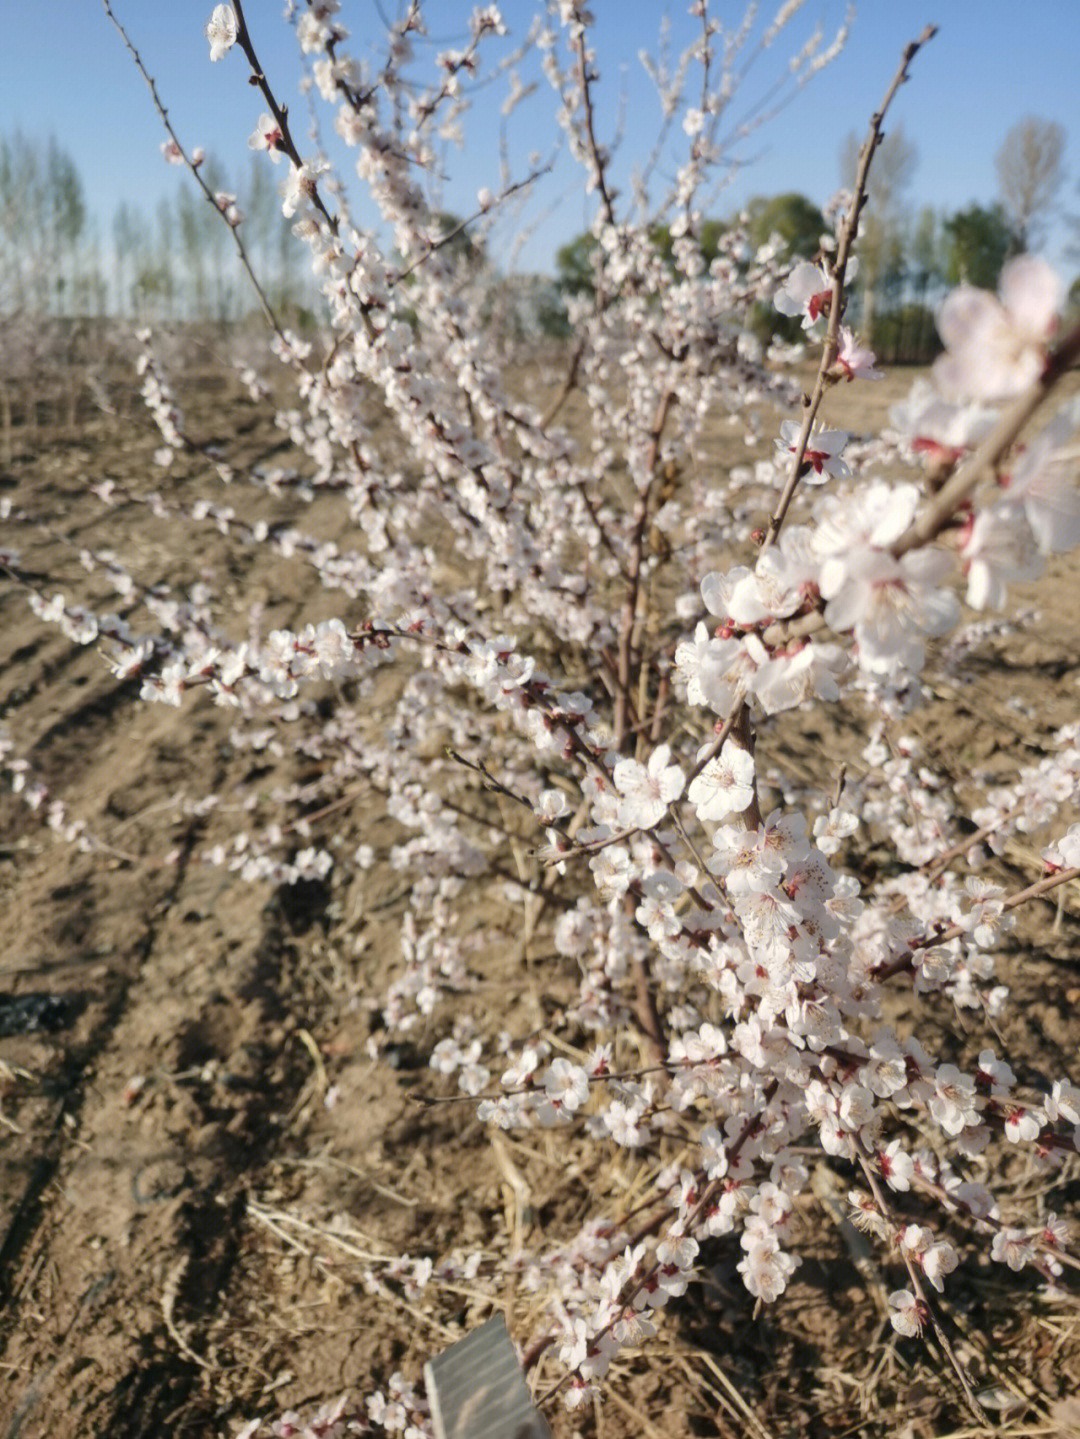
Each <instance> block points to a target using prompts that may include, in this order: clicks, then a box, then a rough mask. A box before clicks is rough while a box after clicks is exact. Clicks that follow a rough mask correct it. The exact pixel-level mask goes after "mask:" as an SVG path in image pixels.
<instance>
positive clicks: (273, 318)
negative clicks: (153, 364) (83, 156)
mask: <svg viewBox="0 0 1080 1439" xmlns="http://www.w3.org/2000/svg"><path fill="white" fill-rule="evenodd" d="M102 4H103V5H104V6H105V14H106V15H107V16H108V17H109V19H110V20H111V21H112V23H113V24H114V25H115V27H116V29H117V30H118V31H119V34H120V38H121V39H122V40H123V42H124V44H125V46H126V47H127V50H128V53H129V54H130V56H131V58H132V60H134V62H135V68H136V69H137V70H138V72H139V74H140V75H141V76H142V77H143V79H144V80H145V81H146V84H147V87H148V89H149V91H150V96H151V99H152V100H153V102H154V109H155V110H156V111H157V112H158V116H159V117H160V119H161V123H162V124H163V125H164V126H165V131H166V133H167V134H168V136H169V139H170V140H171V141H172V143H173V144H174V145H175V146H176V149H177V153H178V154H179V155H180V156H181V157H182V159H183V161H184V164H185V165H186V166H187V168H188V169H189V170H190V171H191V173H192V174H193V175H194V176H195V180H196V183H197V184H198V186H199V188H200V190H202V192H203V195H204V196H205V197H206V199H207V200H208V201H209V203H210V204H211V205H212V206H213V207H214V210H215V211H216V212H217V214H219V215H220V216H221V221H222V224H223V225H225V226H226V228H227V229H228V230H229V233H230V234H231V235H232V238H233V244H234V245H235V246H236V253H237V254H238V255H239V257H240V263H241V265H242V266H243V267H244V272H245V274H246V275H247V277H248V280H249V281H250V282H251V287H252V289H253V290H254V291H255V295H256V298H257V299H258V301H259V308H260V309H261V310H262V312H263V315H264V316H265V317H266V323H267V324H268V325H269V326H270V328H271V329H272V330H273V331H274V333H275V334H276V335H277V336H278V338H279V339H281V340H284V338H285V334H284V331H283V330H282V327H281V322H280V321H279V320H278V317H277V315H276V314H275V313H274V309H273V306H272V305H271V304H270V301H269V300H268V299H267V296H266V292H265V290H264V289H263V287H262V285H260V284H259V280H258V276H257V275H256V274H255V271H254V269H253V268H252V265H251V261H250V260H249V259H248V253H247V249H246V248H245V246H244V242H243V240H241V238H240V235H239V233H238V230H237V227H236V226H235V225H230V224H229V222H228V220H227V219H226V218H225V215H224V212H223V211H222V209H221V206H220V205H219V204H218V202H217V197H216V196H215V194H214V192H213V190H211V188H210V186H209V185H208V184H207V183H206V181H205V180H204V179H203V177H202V175H201V174H200V172H199V167H198V165H197V164H196V163H195V161H194V160H192V159H191V158H190V157H189V155H188V153H187V151H186V150H185V149H184V147H183V145H182V144H181V143H180V139H179V136H178V135H177V133H176V131H175V130H174V129H173V127H172V122H171V121H170V119H169V113H168V111H167V110H166V109H165V106H164V105H163V104H162V103H161V97H160V96H159V95H158V91H157V86H156V85H155V83H154V80H153V78H152V76H151V75H150V74H149V72H148V71H147V69H146V66H145V65H144V64H143V62H142V57H141V56H140V54H139V52H138V50H136V48H135V46H134V45H133V44H132V42H131V38H130V36H129V35H128V33H127V31H126V30H125V29H124V27H123V25H122V24H121V23H120V21H119V20H118V19H117V18H116V16H115V15H114V13H113V9H112V6H111V4H110V3H109V0H102ZM236 10H237V12H239V10H240V6H239V5H237V6H236ZM238 38H239V37H238Z"/></svg>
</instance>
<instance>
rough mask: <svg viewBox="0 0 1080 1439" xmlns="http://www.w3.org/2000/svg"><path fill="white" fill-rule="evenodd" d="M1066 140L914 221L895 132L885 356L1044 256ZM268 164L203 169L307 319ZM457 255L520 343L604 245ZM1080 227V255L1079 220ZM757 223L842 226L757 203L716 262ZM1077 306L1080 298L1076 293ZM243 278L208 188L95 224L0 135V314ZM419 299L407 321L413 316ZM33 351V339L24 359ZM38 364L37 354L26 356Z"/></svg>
mask: <svg viewBox="0 0 1080 1439" xmlns="http://www.w3.org/2000/svg"><path fill="white" fill-rule="evenodd" d="M1064 147H1065V135H1064V131H1063V130H1062V129H1061V127H1060V126H1059V125H1057V124H1055V123H1054V122H1051V121H1046V120H1040V119H1038V118H1037V117H1033V116H1028V117H1025V119H1023V120H1022V121H1020V122H1018V124H1016V125H1015V126H1013V128H1012V129H1011V130H1010V131H1009V133H1008V135H1007V136H1006V137H1005V142H1004V144H1003V145H1002V147H1001V149H1000V151H999V153H998V157H997V168H998V179H999V190H1000V198H999V199H997V200H996V201H994V202H993V203H990V204H974V203H973V204H969V205H967V206H966V207H964V208H962V209H958V210H955V211H951V212H941V211H938V210H934V209H931V208H929V207H924V208H922V209H920V210H917V211H913V210H912V208H911V207H910V205H909V204H908V201H907V193H908V189H909V187H910V182H911V177H912V174H913V172H914V169H915V165H916V161H917V155H916V151H915V147H914V146H913V145H912V144H911V143H910V142H909V141H908V139H907V138H906V136H905V135H904V132H903V128H902V127H901V126H896V127H895V128H894V129H893V130H892V131H891V132H890V133H889V134H888V135H887V136H886V137H885V140H884V141H883V143H882V144H881V146H880V147H879V152H878V154H877V156H876V157H875V166H874V171H873V181H872V185H871V189H870V195H869V201H868V204H867V207H866V209H865V211H864V213H863V219H862V224H861V233H860V238H859V246H858V256H859V265H860V270H859V276H858V280H857V284H856V287H855V291H854V298H853V301H852V306H851V312H850V315H849V318H850V320H851V322H852V323H853V324H855V325H856V326H857V327H858V328H859V331H860V334H861V336H862V337H863V338H864V339H865V340H867V341H868V342H869V343H870V344H871V346H872V347H873V348H874V350H875V351H876V352H877V353H878V355H879V356H880V357H881V358H882V359H883V360H884V361H886V362H891V363H896V362H903V361H914V362H920V363H921V362H925V361H927V360H929V359H931V358H932V357H933V355H934V354H935V353H936V349H937V344H938V341H937V336H936V331H935V328H934V322H933V314H934V308H935V306H936V305H937V303H938V302H939V301H940V299H941V297H942V296H943V294H944V293H945V291H946V289H947V288H948V287H949V286H952V285H955V284H957V283H958V282H960V281H966V282H968V283H969V284H972V285H978V286H982V287H986V288H992V287H993V286H994V285H995V284H996V281H997V276H998V273H999V271H1000V269H1001V266H1002V264H1003V263H1004V261H1005V260H1006V259H1007V258H1008V256H1009V255H1010V254H1015V253H1018V252H1019V251H1020V250H1022V249H1024V248H1025V247H1027V246H1030V247H1033V248H1034V247H1036V246H1037V245H1038V243H1039V242H1040V240H1041V239H1042V236H1043V231H1044V226H1045V222H1046V220H1047V218H1048V216H1049V215H1050V214H1051V213H1053V209H1054V205H1055V203H1056V200H1057V196H1058V192H1059V190H1060V188H1061V185H1062V182H1063V179H1064V171H1063V155H1064ZM857 151H858V146H857V141H856V140H855V138H854V137H849V139H848V140H847V141H846V142H845V143H844V145H843V146H842V148H841V154H840V173H841V181H842V183H850V180H851V178H852V177H853V175H854V168H855V164H856V160H857ZM261 160H262V157H259V156H252V157H251V162H250V164H249V165H248V167H247V168H246V169H245V170H243V171H242V172H241V173H239V174H237V175H236V176H233V177H230V176H229V175H228V174H227V172H226V170H225V168H224V167H223V166H222V165H221V163H220V162H219V161H217V160H216V159H215V158H214V157H213V156H207V158H206V159H205V160H204V161H203V162H202V174H203V176H204V178H205V179H206V180H207V183H208V184H209V186H210V188H211V190H212V191H214V192H215V193H220V194H221V195H222V196H223V197H227V198H228V199H229V200H230V201H231V203H232V204H234V205H235V211H233V212H230V213H235V214H237V216H238V221H239V224H240V225H241V226H242V230H241V233H242V235H243V238H244V242H245V244H246V246H247V249H248V252H249V255H250V257H251V260H252V263H253V265H254V267H255V270H256V273H257V274H258V275H259V277H260V280H261V282H262V283H263V285H264V288H265V289H266V291H267V293H268V295H269V296H270V299H271V301H272V303H273V304H274V306H275V308H276V309H277V310H278V311H279V313H281V314H283V315H285V316H286V317H288V319H289V322H290V323H292V324H303V323H304V321H305V319H309V318H311V317H312V316H313V315H314V314H315V313H317V297H316V295H315V293H314V289H313V282H312V281H311V279H310V277H309V276H308V274H307V270H306V267H304V266H302V265H299V264H297V263H296V260H295V241H294V237H293V235H292V233H291V229H292V222H291V221H290V220H287V219H286V218H285V217H284V216H283V215H282V213H281V204H280V197H279V196H278V193H277V187H276V184H275V181H276V178H277V177H276V176H275V175H274V173H273V171H272V170H271V169H270V167H268V166H267V165H266V164H265V163H261ZM438 218H439V221H440V224H442V226H443V227H444V229H445V231H446V235H447V237H448V241H449V248H450V250H451V253H452V254H453V255H454V257H455V258H456V259H457V260H458V261H460V262H462V263H463V265H464V266H465V268H466V269H467V270H468V272H469V273H471V274H472V275H473V276H474V277H475V276H477V275H479V276H480V277H481V279H482V281H483V282H484V284H485V285H486V287H487V291H488V298H487V300H486V301H485V318H487V319H491V318H492V317H494V318H495V319H496V320H497V321H499V323H500V324H501V327H502V330H503V332H504V333H505V335H506V336H507V338H508V339H515V338H519V337H521V336H525V335H529V334H536V333H541V334H547V335H550V336H554V337H559V336H564V335H566V334H567V333H568V330H569V321H568V318H567V301H568V300H569V299H570V298H571V297H573V296H580V295H582V294H587V293H589V292H591V290H592V288H593V284H594V267H593V258H594V252H595V246H596V241H595V239H594V237H593V236H592V235H591V234H589V233H584V234H581V235H578V236H576V237H575V238H574V239H572V240H570V241H569V242H568V243H566V244H564V245H562V246H561V247H560V248H559V250H558V251H557V252H556V255H555V264H554V275H547V276H545V275H520V274H519V275H510V276H506V275H502V274H501V273H500V272H499V271H498V269H497V267H496V266H495V265H494V264H493V263H492V262H491V260H490V258H489V256H488V254H487V252H486V250H485V248H484V245H483V242H482V241H480V240H474V239H473V236H472V234H471V232H470V231H469V230H468V229H467V228H466V227H465V226H464V224H463V223H462V222H461V221H459V220H458V219H457V217H455V216H453V215H450V214H446V215H441V216H439V217H438ZM1071 223H1072V225H1073V228H1074V229H1075V230H1076V234H1077V239H1078V251H1077V253H1078V254H1080V219H1074V220H1073V221H1072V222H1071ZM735 225H738V226H740V227H741V228H742V230H743V232H744V233H745V235H746V237H747V239H748V241H749V242H750V244H752V245H754V246H760V245H764V244H766V243H767V242H769V241H770V240H778V241H779V242H780V243H781V244H782V246H783V247H784V250H785V251H786V254H787V255H788V256H789V257H790V258H791V259H792V260H795V259H798V258H804V259H812V258H813V257H814V256H815V255H816V254H817V253H818V251H819V247H820V244H821V239H822V236H823V235H824V234H825V233H826V232H827V228H828V227H827V224H826V221H825V218H824V216H823V215H822V212H821V210H820V209H819V208H818V206H817V205H816V204H815V203H814V202H813V201H812V200H810V199H808V198H807V197H806V196H805V195H802V194H799V193H797V192H789V193H786V194H782V195H774V196H759V197H756V198H755V199H753V200H751V201H750V202H749V204H748V205H746V206H745V207H744V209H743V210H742V211H741V212H740V213H739V214H738V215H736V216H731V217H729V218H728V219H719V218H708V219H705V220H704V221H703V222H701V224H700V225H699V229H698V232H697V235H696V239H697V242H698V245H699V248H700V252H701V255H702V257H703V258H704V260H705V262H706V263H707V264H708V263H709V262H711V261H712V260H713V259H714V258H715V257H716V255H717V253H718V249H719V245H720V240H721V237H722V236H723V235H724V234H725V233H726V232H728V231H729V230H730V229H731V228H732V226H735ZM653 237H654V241H655V244H656V247H657V250H658V252H659V254H660V256H661V258H662V259H663V260H664V261H665V263H666V264H667V265H668V266H669V267H670V268H671V270H672V271H673V272H674V270H675V266H676V259H675V247H674V245H673V241H672V236H671V233H670V231H669V230H668V229H667V228H666V227H665V226H662V225H658V226H657V227H656V229H655V231H654V236H653ZM1078 298H1080V297H1078ZM252 308H253V307H252V303H251V295H250V292H249V289H248V287H247V283H246V280H245V277H244V276H243V275H242V273H241V272H240V270H239V267H238V266H237V265H236V263H235V260H234V257H233V254H232V245H231V243H230V239H229V235H228V230H227V227H226V225H225V224H224V223H223V221H222V217H221V216H220V215H218V214H216V213H215V212H214V210H213V208H212V207H211V206H210V205H208V204H207V203H206V201H205V199H204V197H203V196H202V195H201V194H200V193H199V192H198V191H197V189H196V188H195V187H194V186H191V185H185V184H180V185H179V186H178V188H177V190H176V193H175V194H174V195H173V196H171V197H169V198H165V199H162V200H161V201H159V202H158V204H157V206H156V207H155V208H154V209H153V211H152V212H147V211H145V210H143V209H141V208H140V207H139V206H138V205H136V204H133V203H129V202H125V203H122V204H121V205H120V206H118V208H117V210H116V212H115V214H114V215H113V216H112V217H111V222H110V223H109V224H102V222H101V221H100V220H99V219H98V218H97V217H95V216H94V214H93V213H92V211H91V209H90V207H89V205H88V204H87V200H86V195H85V192H84V188H83V184H82V180H81V177H80V175H79V173H78V170H77V168H76V166H75V163H74V161H73V160H72V159H71V157H70V156H69V155H68V154H67V153H66V152H65V151H64V150H63V148H62V147H61V146H60V145H58V144H57V142H56V141H55V140H54V139H50V140H48V141H45V142H43V141H40V140H35V139H32V138H29V137H27V136H25V135H24V134H22V133H21V132H19V131H16V132H15V133H14V134H12V135H9V136H6V137H5V136H0V315H3V316H4V317H5V320H6V321H9V322H10V321H11V319H12V317H16V318H17V317H19V316H28V315H32V316H34V317H36V319H37V320H38V321H40V320H41V319H42V318H43V317H54V318H68V319H71V318H76V317H77V318H80V319H87V318H94V317H105V316H109V317H113V318H116V317H122V318H125V319H130V320H133V321H136V322H139V323H146V322H158V321H162V320H166V321H180V320H183V321H202V322H216V323H222V324H224V323H230V322H234V321H236V320H238V319H241V318H242V317H244V316H245V315H247V314H249V313H250V312H251V310H252ZM407 309H408V300H407V292H406V295H405V297H404V300H403V313H406V314H407ZM755 324H756V327H757V329H758V331H759V333H760V334H761V336H762V338H766V339H767V338H771V337H772V336H774V335H775V336H780V337H782V338H787V339H795V338H797V337H798V333H799V331H798V326H797V323H796V322H794V321H791V320H788V319H785V317H783V316H781V315H778V314H776V313H775V312H773V311H771V310H770V309H769V308H768V307H767V306H761V307H759V310H758V313H757V314H756V316H755ZM28 345H29V346H30V347H31V348H32V339H26V340H25V341H24V343H23V346H22V348H23V349H24V350H26V349H27V346H28ZM27 358H28V357H27Z"/></svg>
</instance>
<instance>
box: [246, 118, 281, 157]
mask: <svg viewBox="0 0 1080 1439" xmlns="http://www.w3.org/2000/svg"><path fill="white" fill-rule="evenodd" d="M282 140H283V136H282V133H281V128H280V126H279V125H278V122H277V121H276V120H275V119H274V117H273V116H272V115H267V114H262V115H260V116H259V123H258V124H257V125H256V126H255V129H254V130H253V131H252V132H251V135H250V137H249V139H248V149H249V150H268V151H269V153H270V158H271V160H273V162H274V164H275V165H276V164H277V162H278V160H280V158H281V144H282Z"/></svg>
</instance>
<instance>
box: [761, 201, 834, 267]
mask: <svg viewBox="0 0 1080 1439" xmlns="http://www.w3.org/2000/svg"><path fill="white" fill-rule="evenodd" d="M746 216H747V233H748V234H749V236H750V239H751V240H752V241H753V243H754V244H755V245H764V244H765V243H766V242H767V241H768V240H769V239H770V237H771V236H773V235H779V236H780V238H781V239H782V240H783V242H784V244H785V245H787V247H788V250H789V252H790V253H791V254H792V255H798V256H799V257H800V258H801V259H804V260H810V259H813V257H814V255H816V254H817V251H818V248H819V246H820V244H821V237H822V235H823V234H824V232H825V217H824V215H822V213H821V211H820V210H819V209H818V207H817V205H815V204H814V202H813V200H808V199H807V198H806V196H805V195H800V194H799V192H798V191H797V190H789V191H787V192H786V193H785V194H783V195H773V196H772V197H771V198H768V197H766V196H763V195H755V196H754V198H753V199H752V200H751V201H750V203H749V204H748V205H747V206H746Z"/></svg>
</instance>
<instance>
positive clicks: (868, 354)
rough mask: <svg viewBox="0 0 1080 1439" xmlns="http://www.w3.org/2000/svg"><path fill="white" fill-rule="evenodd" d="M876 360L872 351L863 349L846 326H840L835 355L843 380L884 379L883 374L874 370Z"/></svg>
mask: <svg viewBox="0 0 1080 1439" xmlns="http://www.w3.org/2000/svg"><path fill="white" fill-rule="evenodd" d="M876 359H877V356H876V355H875V354H874V352H873V350H867V349H864V348H863V347H862V346H861V345H860V344H859V343H858V341H857V340H856V339H855V336H854V334H853V332H852V331H851V330H849V329H848V327H847V326H846V325H841V326H840V348H839V350H838V352H837V355H836V363H837V365H839V367H840V369H841V370H843V372H844V377H845V379H847V380H849V381H850V380H855V379H862V380H881V379H884V375H883V372H882V371H881V370H875V369H874V361H875V360H876Z"/></svg>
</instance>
